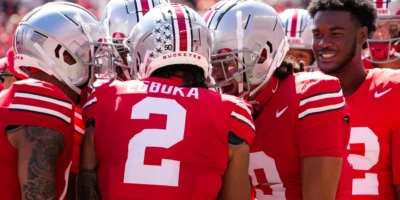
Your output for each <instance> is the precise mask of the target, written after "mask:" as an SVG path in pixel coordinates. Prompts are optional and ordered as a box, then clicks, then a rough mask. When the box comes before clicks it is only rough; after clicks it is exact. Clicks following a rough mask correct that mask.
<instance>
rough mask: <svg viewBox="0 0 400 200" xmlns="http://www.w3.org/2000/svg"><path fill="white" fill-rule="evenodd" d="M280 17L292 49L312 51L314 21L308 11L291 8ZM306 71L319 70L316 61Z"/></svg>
mask: <svg viewBox="0 0 400 200" xmlns="http://www.w3.org/2000/svg"><path fill="white" fill-rule="evenodd" d="M279 16H280V17H281V19H282V22H283V26H284V28H285V33H286V37H287V39H288V42H289V47H290V49H299V50H309V51H312V40H313V33H312V27H313V20H312V18H311V16H310V14H308V11H307V10H304V9H293V8H290V9H286V10H285V11H283V12H282V13H280V14H279ZM305 70H306V71H316V70H318V66H317V62H315V59H314V62H313V63H312V64H311V65H310V66H306V67H305Z"/></svg>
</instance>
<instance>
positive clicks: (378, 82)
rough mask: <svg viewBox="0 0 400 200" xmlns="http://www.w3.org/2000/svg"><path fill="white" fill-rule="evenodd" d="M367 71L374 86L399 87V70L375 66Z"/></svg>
mask: <svg viewBox="0 0 400 200" xmlns="http://www.w3.org/2000/svg"><path fill="white" fill-rule="evenodd" d="M368 73H369V74H368V76H369V77H370V78H371V79H372V82H373V84H374V86H375V87H382V88H384V87H400V70H393V69H380V68H375V69H370V70H368Z"/></svg>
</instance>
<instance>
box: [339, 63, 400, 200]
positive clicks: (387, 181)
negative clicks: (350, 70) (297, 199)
mask: <svg viewBox="0 0 400 200" xmlns="http://www.w3.org/2000/svg"><path fill="white" fill-rule="evenodd" d="M398 99H400V72H399V71H397V70H390V69H371V70H369V71H368V75H367V77H366V79H365V81H364V82H363V83H362V84H361V86H360V87H359V88H358V89H357V91H356V92H355V93H353V94H352V95H351V96H349V97H347V98H346V101H347V103H348V105H349V107H350V113H351V137H350V145H349V153H350V156H349V162H350V164H352V165H353V169H354V172H353V174H354V179H353V199H355V200H358V199H359V200H375V199H381V200H389V199H390V200H394V199H395V194H394V191H393V186H394V184H400V118H399V113H400V105H399V102H398Z"/></svg>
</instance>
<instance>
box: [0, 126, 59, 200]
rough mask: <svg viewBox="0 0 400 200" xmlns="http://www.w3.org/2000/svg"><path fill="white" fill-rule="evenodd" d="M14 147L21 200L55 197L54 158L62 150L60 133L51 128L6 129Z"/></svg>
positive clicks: (55, 165) (56, 157) (55, 160)
mask: <svg viewBox="0 0 400 200" xmlns="http://www.w3.org/2000/svg"><path fill="white" fill-rule="evenodd" d="M7 137H8V140H9V141H10V143H11V144H12V145H13V146H14V147H15V148H16V149H17V150H18V177H19V182H20V185H21V194H22V199H24V200H28V199H32V200H34V199H54V200H55V199H56V169H57V161H58V158H59V157H60V155H61V153H62V152H63V150H64V146H65V140H64V137H63V135H61V134H60V133H58V132H57V131H55V130H52V129H48V128H43V127H37V126H23V127H17V128H12V129H9V130H8V131H7Z"/></svg>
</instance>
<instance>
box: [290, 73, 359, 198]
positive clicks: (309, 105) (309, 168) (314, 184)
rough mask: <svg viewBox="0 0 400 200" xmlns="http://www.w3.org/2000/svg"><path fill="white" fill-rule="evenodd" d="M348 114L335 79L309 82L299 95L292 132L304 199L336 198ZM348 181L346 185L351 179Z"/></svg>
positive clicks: (347, 130) (346, 139)
mask: <svg viewBox="0 0 400 200" xmlns="http://www.w3.org/2000/svg"><path fill="white" fill-rule="evenodd" d="M348 115H349V114H348V108H347V106H346V102H345V99H344V97H343V94H342V91H341V89H340V85H339V82H338V81H334V80H323V81H321V82H319V83H318V84H315V85H312V86H310V88H309V89H308V90H307V91H306V92H305V95H304V97H303V98H302V99H301V101H300V104H299V112H298V120H297V123H296V129H295V135H296V141H297V144H298V146H299V150H300V156H301V180H302V196H303V199H304V200H319V199H324V200H334V199H335V198H336V193H337V189H338V186H339V180H340V178H341V174H342V169H343V166H344V164H346V163H345V162H347V160H346V159H344V158H345V157H346V156H347V154H348V153H347V145H348V140H349V135H350V125H349V118H348ZM346 170H349V169H347V168H346ZM343 172H344V174H346V173H347V171H343ZM346 180H347V179H346ZM348 181H349V185H350V184H351V183H350V181H351V179H350V178H349V179H348Z"/></svg>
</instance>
